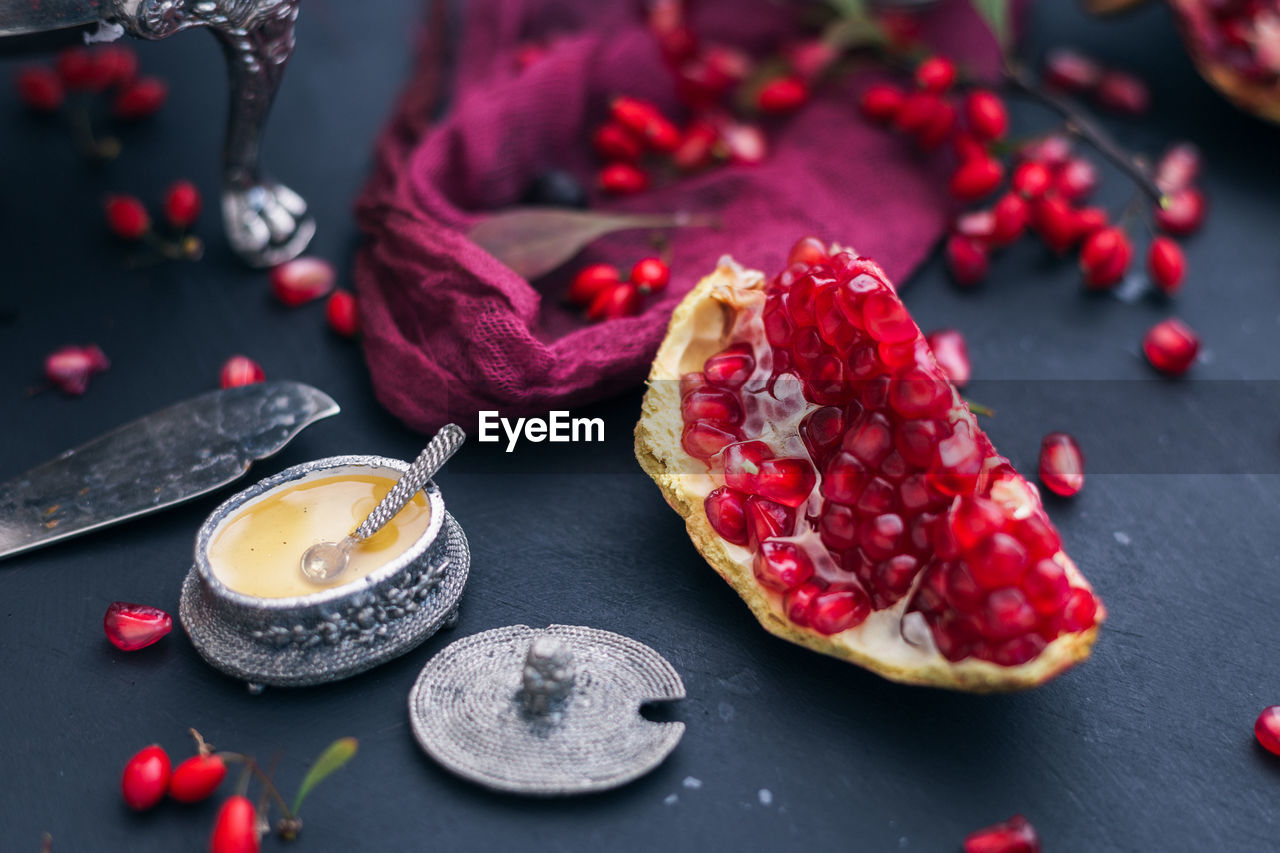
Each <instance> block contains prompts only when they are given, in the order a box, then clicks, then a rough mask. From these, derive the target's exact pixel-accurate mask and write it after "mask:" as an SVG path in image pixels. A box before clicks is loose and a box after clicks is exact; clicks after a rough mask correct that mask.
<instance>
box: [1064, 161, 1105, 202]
mask: <svg viewBox="0 0 1280 853" xmlns="http://www.w3.org/2000/svg"><path fill="white" fill-rule="evenodd" d="M1097 187H1098V170H1097V169H1096V168H1095V167H1094V165H1093V164H1092V163H1090V162H1089V161H1088V160H1085V159H1083V158H1081V157H1072V158H1071V159H1070V160H1068V161H1067V162H1066V163H1064V164H1063V165H1062V166H1061V167H1060V168H1059V169H1058V173H1057V174H1056V175H1054V177H1053V189H1054V191H1055V192H1056V193H1057V194H1058V195H1060V196H1062V198H1064V199H1066V200H1067V201H1069V202H1078V201H1083V200H1084V199H1086V198H1088V197H1089V195H1091V194H1092V193H1093V191H1094V190H1095V189H1097Z"/></svg>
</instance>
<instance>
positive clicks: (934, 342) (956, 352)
mask: <svg viewBox="0 0 1280 853" xmlns="http://www.w3.org/2000/svg"><path fill="white" fill-rule="evenodd" d="M925 341H926V342H928V344H929V349H931V350H933V357H934V358H935V359H936V360H937V362H938V366H939V367H941V368H942V372H943V373H945V374H946V376H947V379H949V380H951V384H952V385H954V386H956V387H957V388H963V387H964V386H965V385H967V384H968V383H969V376H970V372H971V371H970V367H969V346H968V344H967V343H966V342H965V339H964V335H962V334H961V333H960V332H959V331H957V330H955V329H938V330H937V331H934V332H930V333H929V334H928V335H926V336H925ZM921 464H923V463H921Z"/></svg>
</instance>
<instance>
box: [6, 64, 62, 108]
mask: <svg viewBox="0 0 1280 853" xmlns="http://www.w3.org/2000/svg"><path fill="white" fill-rule="evenodd" d="M17 87H18V97H19V98H21V99H22V102H23V103H24V104H26V105H27V106H28V107H30V108H31V109H33V110H35V111H37V112H42V113H51V112H53V111H55V110H57V109H58V107H60V106H62V102H63V101H64V100H66V97H67V93H66V91H65V90H64V89H63V87H62V80H61V79H60V78H59V77H58V75H57V74H56V73H55V72H54V71H53V70H52V69H49V68H24V69H22V70H21V71H19V72H18V77H17Z"/></svg>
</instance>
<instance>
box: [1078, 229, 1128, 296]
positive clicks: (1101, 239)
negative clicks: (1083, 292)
mask: <svg viewBox="0 0 1280 853" xmlns="http://www.w3.org/2000/svg"><path fill="white" fill-rule="evenodd" d="M1132 257H1133V247H1132V246H1131V245H1130V244H1129V237H1128V236H1127V235H1126V234H1125V233H1124V231H1122V230H1120V229H1119V228H1102V229H1100V230H1098V231H1095V232H1093V233H1092V234H1090V235H1089V237H1088V239H1086V240H1085V241H1084V247H1083V248H1082V249H1081V250H1080V271H1081V272H1083V273H1084V283H1085V286H1086V287H1088V288H1089V289H1090V290H1106V289H1107V288H1110V287H1112V286H1114V285H1115V284H1116V283H1117V282H1119V281H1120V279H1122V278H1124V274H1125V271H1126V270H1128V269H1129V260H1130V259H1131V258H1132Z"/></svg>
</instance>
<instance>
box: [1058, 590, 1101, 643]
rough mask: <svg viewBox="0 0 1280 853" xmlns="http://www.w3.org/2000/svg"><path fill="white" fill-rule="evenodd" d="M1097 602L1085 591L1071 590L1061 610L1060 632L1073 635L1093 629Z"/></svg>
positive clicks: (1091, 594)
mask: <svg viewBox="0 0 1280 853" xmlns="http://www.w3.org/2000/svg"><path fill="white" fill-rule="evenodd" d="M1097 613H1098V600H1097V599H1096V598H1094V597H1093V593H1091V592H1089V590H1087V589H1072V590H1071V592H1070V594H1069V596H1068V597H1067V603H1066V605H1065V606H1063V608H1062V630H1063V631H1064V632H1066V633H1068V634H1075V633H1077V632H1079V631H1084V630H1086V629H1088V628H1092V627H1093V623H1094V617H1095V616H1096V615H1097Z"/></svg>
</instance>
